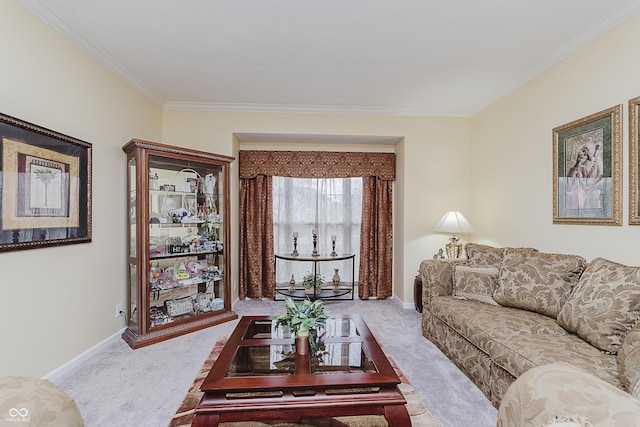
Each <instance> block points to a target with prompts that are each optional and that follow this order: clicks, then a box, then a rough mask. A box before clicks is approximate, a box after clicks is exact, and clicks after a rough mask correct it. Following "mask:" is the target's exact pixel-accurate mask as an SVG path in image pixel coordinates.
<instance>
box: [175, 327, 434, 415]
mask: <svg viewBox="0 0 640 427" xmlns="http://www.w3.org/2000/svg"><path fill="white" fill-rule="evenodd" d="M226 342H227V337H220V338H218V341H217V342H216V344H215V345H214V346H213V349H212V350H211V353H210V354H209V356H208V357H207V359H206V360H205V361H204V364H203V365H202V368H201V369H200V372H199V373H198V375H197V376H196V379H195V380H194V381H193V384H192V385H191V387H190V388H189V390H188V392H187V395H186V396H185V398H184V400H183V401H182V404H181V405H180V407H179V408H178V411H177V412H176V415H174V417H173V418H172V419H171V422H170V423H169V427H190V426H191V423H192V421H193V417H194V415H195V407H196V405H197V404H198V402H200V399H201V398H202V394H203V393H202V392H201V391H200V385H202V383H203V381H204V379H205V378H206V377H207V375H208V374H209V371H210V370H211V367H212V366H213V365H214V363H215V361H216V359H217V358H218V356H219V355H220V352H221V351H222V348H223V347H224V345H225V343H226ZM390 362H391V364H392V365H393V367H394V369H395V370H396V373H397V374H398V377H399V378H400V380H401V381H402V384H400V385H399V386H398V387H399V388H400V391H401V392H402V394H403V395H404V397H405V399H406V400H407V411H408V412H409V416H410V417H411V424H412V425H413V427H440V424H439V423H438V422H437V421H436V420H435V418H434V417H433V415H432V414H431V412H429V409H428V408H427V406H426V405H425V404H424V402H423V401H422V399H421V398H420V396H419V395H418V394H417V393H416V391H415V390H414V388H413V387H412V386H411V384H410V383H409V380H407V378H406V377H405V376H404V374H403V373H402V371H401V370H400V368H398V366H397V365H396V364H395V362H394V361H393V360H392V359H390ZM220 425H221V426H222V427H240V426H242V427H250V426H251V427H254V426H255V427H260V426H269V427H285V426H294V427H378V426H380V427H384V426H387V425H388V424H387V422H386V420H385V419H384V417H382V416H373V415H372V416H360V417H336V418H329V419H327V418H324V419H308V420H299V422H269V423H263V422H246V421H245V422H242V423H221V424H220Z"/></svg>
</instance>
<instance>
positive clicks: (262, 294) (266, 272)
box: [239, 175, 276, 298]
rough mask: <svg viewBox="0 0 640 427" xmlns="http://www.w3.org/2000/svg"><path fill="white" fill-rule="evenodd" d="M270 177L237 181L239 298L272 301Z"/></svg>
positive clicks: (272, 264) (273, 270)
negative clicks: (269, 299) (238, 201)
mask: <svg viewBox="0 0 640 427" xmlns="http://www.w3.org/2000/svg"><path fill="white" fill-rule="evenodd" d="M273 259H274V249H273V201H272V191H271V177H270V176H264V175H258V176H256V177H254V178H251V179H243V180H241V181H240V295H239V296H240V298H246V297H249V298H273V296H274V292H275V287H276V282H275V265H274V261H273Z"/></svg>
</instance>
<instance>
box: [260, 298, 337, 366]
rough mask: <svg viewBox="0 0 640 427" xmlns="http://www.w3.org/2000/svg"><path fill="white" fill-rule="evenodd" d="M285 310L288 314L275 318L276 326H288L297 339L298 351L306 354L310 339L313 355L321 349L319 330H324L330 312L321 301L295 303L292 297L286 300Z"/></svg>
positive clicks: (307, 300) (306, 300)
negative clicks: (306, 341)
mask: <svg viewBox="0 0 640 427" xmlns="http://www.w3.org/2000/svg"><path fill="white" fill-rule="evenodd" d="M284 305H285V308H286V311H287V313H286V314H283V315H280V316H273V320H275V322H276V323H275V326H276V327H278V326H288V327H289V329H290V330H291V333H292V334H293V335H295V337H296V351H298V352H300V354H306V353H305V352H306V350H307V349H306V344H305V343H304V341H305V340H307V339H308V341H309V345H310V346H311V350H313V353H314V354H315V353H317V352H318V350H319V349H320V346H319V345H318V336H319V335H318V333H319V332H318V330H319V329H324V327H325V326H326V324H327V317H328V316H329V312H328V311H327V310H326V309H325V308H324V306H323V305H322V301H321V300H316V301H313V302H312V301H311V300H309V299H305V300H302V301H300V302H298V303H296V302H294V301H293V299H291V298H290V297H286V298H285V303H284Z"/></svg>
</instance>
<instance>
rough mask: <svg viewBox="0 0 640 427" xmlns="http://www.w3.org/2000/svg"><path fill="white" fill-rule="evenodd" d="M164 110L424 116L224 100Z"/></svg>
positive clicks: (386, 110) (382, 110)
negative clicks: (225, 101) (228, 101)
mask: <svg viewBox="0 0 640 427" xmlns="http://www.w3.org/2000/svg"><path fill="white" fill-rule="evenodd" d="M163 109H164V110H184V111H220V112H239V113H306V114H350V115H380V116H422V115H425V114H421V113H420V112H418V111H416V110H411V109H395V108H389V107H361V106H340V105H297V104H252V103H246V104H241V103H224V102H165V103H164V105H163Z"/></svg>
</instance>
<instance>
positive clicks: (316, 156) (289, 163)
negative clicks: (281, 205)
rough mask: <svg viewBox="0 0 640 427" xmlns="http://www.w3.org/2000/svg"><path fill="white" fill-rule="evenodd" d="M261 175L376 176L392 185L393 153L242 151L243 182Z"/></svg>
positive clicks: (394, 173) (302, 176) (316, 176)
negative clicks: (390, 182)
mask: <svg viewBox="0 0 640 427" xmlns="http://www.w3.org/2000/svg"><path fill="white" fill-rule="evenodd" d="M258 175H265V176H284V177H291V178H352V177H371V176H377V177H378V178H380V179H383V180H387V181H393V180H394V179H395V175H396V157H395V154H394V153H359V152H356V153H351V152H349V153H345V152H335V151H252V150H247V151H240V179H248V178H254V177H256V176H258Z"/></svg>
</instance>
